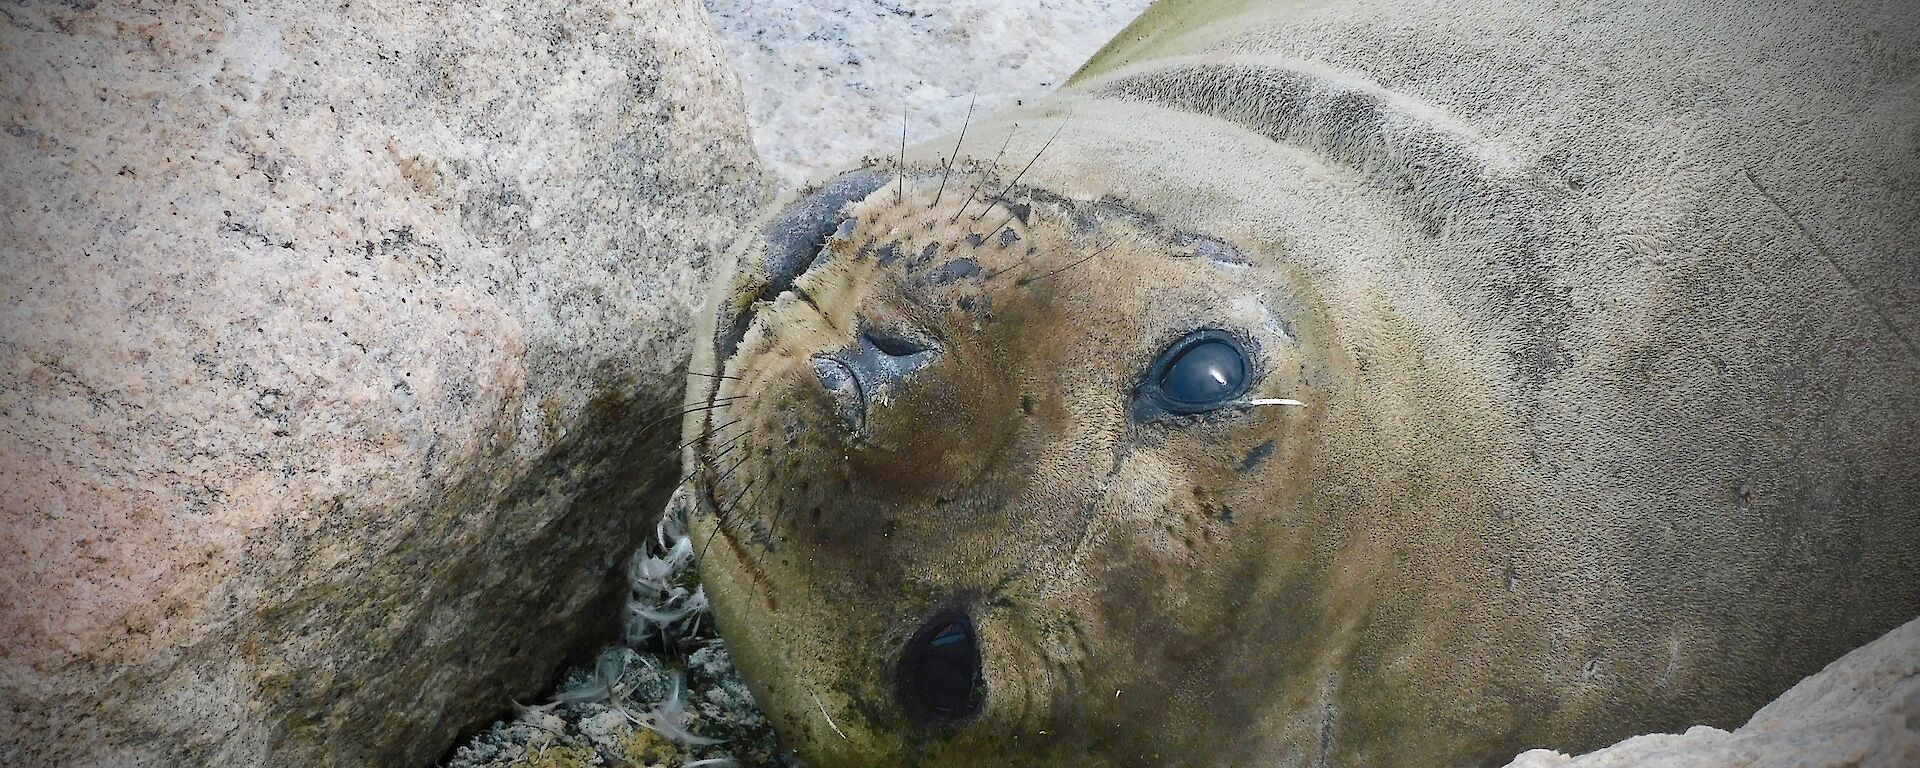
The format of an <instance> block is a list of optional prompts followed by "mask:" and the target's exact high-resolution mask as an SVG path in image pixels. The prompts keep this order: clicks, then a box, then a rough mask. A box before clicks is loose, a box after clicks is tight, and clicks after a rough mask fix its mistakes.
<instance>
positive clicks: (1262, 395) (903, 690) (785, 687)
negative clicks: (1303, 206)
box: [697, 171, 1338, 765]
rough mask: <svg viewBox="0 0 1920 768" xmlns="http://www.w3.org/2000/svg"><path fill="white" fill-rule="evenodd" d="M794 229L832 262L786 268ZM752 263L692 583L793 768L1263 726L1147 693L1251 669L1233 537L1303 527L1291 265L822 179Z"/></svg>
mask: <svg viewBox="0 0 1920 768" xmlns="http://www.w3.org/2000/svg"><path fill="white" fill-rule="evenodd" d="M968 187H972V188H973V189H969V188H968ZM848 189H863V190H865V194H864V196H862V197H859V198H855V197H854V196H852V195H849V194H847V193H846V190H848ZM836 203H837V204H838V206H837V207H836ZM796 231H797V232H804V233H812V232H819V233H827V234H825V235H824V237H823V238H822V241H821V242H822V243H823V245H821V247H819V248H818V249H817V250H816V252H815V253H814V254H812V255H811V256H810V257H807V258H800V257H799V256H798V255H796V254H794V253H793V252H792V251H791V250H790V249H789V248H788V247H787V246H788V245H789V244H790V243H791V242H794V239H792V238H790V237H789V236H788V233H791V232H796ZM760 252H761V253H762V254H764V255H763V256H762V257H761V258H760V259H759V266H758V268H757V269H750V270H748V271H747V273H746V274H747V277H746V278H745V279H744V281H743V283H742V284H741V285H738V286H736V287H735V288H734V290H733V291H732V292H731V295H733V296H736V297H740V298H738V299H736V300H735V301H734V302H733V304H731V305H730V306H729V307H727V308H726V309H725V310H724V311H723V316H722V317H721V318H720V320H719V321H718V322H717V327H718V328H720V329H722V330H721V332H720V335H721V337H722V338H719V339H717V341H716V349H718V350H722V351H723V352H724V353H725V357H724V364H723V365H721V366H719V367H718V373H717V376H718V377H719V378H717V379H715V380H714V381H715V385H714V386H713V387H711V390H710V391H711V401H710V403H711V406H710V409H709V410H707V411H706V412H705V413H704V415H703V417H702V422H701V424H702V426H701V427H700V429H701V430H702V434H701V435H700V440H699V446H698V448H699V449H698V459H697V472H698V473H699V476H700V477H701V478H702V484H703V487H704V489H705V491H706V493H705V496H706V499H705V504H706V505H707V508H708V509H709V510H710V511H712V512H713V513H714V514H713V517H712V518H711V520H712V521H713V524H714V525H715V528H714V530H712V531H710V532H709V534H710V535H712V536H714V537H715V539H716V540H715V542H714V543H713V544H712V545H711V546H710V547H709V548H708V554H707V555H706V556H705V559H704V560H703V562H704V563H706V564H705V565H703V571H704V576H705V577H706V578H708V579H709V580H711V581H712V587H711V590H712V591H713V593H714V594H715V595H716V596H717V597H719V596H722V595H724V597H719V600H718V604H717V608H716V610H717V611H718V612H719V614H718V616H717V618H718V620H719V621H721V622H722V626H723V627H725V628H726V631H727V632H728V636H729V641H730V642H731V643H733V644H734V648H735V654H736V657H737V658H738V659H739V662H740V664H741V665H742V667H743V669H745V670H746V671H747V672H748V674H749V676H750V678H751V679H753V680H755V681H756V686H757V687H756V697H757V698H758V699H759V700H760V702H761V703H762V704H763V706H765V707H766V708H767V709H768V711H769V713H770V714H771V716H773V717H775V718H776V719H777V722H778V723H779V724H780V725H781V726H782V728H783V731H784V732H785V733H787V734H789V739H790V740H792V741H794V742H795V743H796V746H797V747H798V748H799V749H800V751H802V753H803V754H804V755H805V756H806V757H807V758H808V759H810V760H817V761H819V762H821V763H823V764H831V765H841V764H872V765H883V764H884V765H899V764H934V763H938V764H954V765H962V764H980V765H988V764H992V765H1005V764H1008V763H1007V762H1006V759H1008V758H1007V757H1006V756H1005V753H1004V752H1000V751H999V749H998V746H999V745H1003V744H1004V742H1005V740H1006V739H1008V738H1010V737H1011V736H1010V734H1019V735H1020V736H1019V738H1021V739H1023V740H1024V741H1023V745H1030V746H1031V748H1029V747H1027V746H1023V748H1022V754H1025V755H1029V756H1030V758H1029V759H1032V760H1041V761H1058V760H1064V759H1068V756H1073V759H1075V760H1083V759H1085V758H1086V756H1087V755H1090V754H1097V753H1099V752H1100V751H1101V750H1102V749H1111V750H1113V753H1114V754H1122V755H1127V756H1129V759H1133V758H1135V757H1137V756H1139V755H1143V754H1149V753H1151V752H1153V751H1155V750H1162V749H1167V748H1170V747H1178V746H1179V745H1180V743H1181V741H1182V740H1183V737H1182V736H1180V735H1179V734H1178V733H1177V731H1179V730H1180V729H1182V728H1183V727H1184V728H1188V729H1189V733H1190V734H1191V735H1192V736H1193V737H1194V738H1195V739H1196V741H1198V740H1199V739H1203V738H1204V733H1205V729H1200V728H1196V727H1191V726H1183V721H1186V720H1187V719H1188V718H1194V717H1207V718H1213V717H1217V716H1218V715H1217V714H1212V713H1210V712H1212V711H1215V710H1217V709H1218V708H1220V707H1222V706H1240V707H1245V708H1248V709H1258V708H1260V707H1261V706H1263V704H1262V703H1261V702H1258V701H1256V700H1253V699H1248V700H1245V701H1239V702H1235V701H1234V699H1235V698H1236V696H1237V695H1238V694H1235V693H1233V692H1221V695H1219V696H1216V697H1214V698H1213V700H1212V701H1210V702H1207V703H1206V704H1205V705H1204V706H1192V705H1189V706H1185V707H1183V706H1170V704H1169V702H1167V701H1166V700H1165V699H1164V698H1163V697H1166V696H1169V695H1172V692H1173V691H1176V690H1180V689H1183V688H1185V689H1192V688H1193V687H1194V686H1199V685H1207V686H1211V685H1213V684H1214V683H1213V682H1212V681H1215V680H1218V679H1219V678H1220V676H1222V675H1226V674H1230V673H1229V670H1230V669H1232V668H1233V667H1234V666H1235V665H1236V664H1238V663H1239V661H1240V660H1238V659H1236V658H1235V657H1234V655H1233V654H1231V653H1222V652H1221V648H1222V647H1223V640H1226V638H1223V637H1221V636H1220V635H1219V634H1218V632H1217V630H1216V629H1215V627H1216V624H1217V622H1216V620H1215V619H1214V618H1212V617H1215V616H1218V615H1221V614H1223V613H1226V612H1230V611H1231V606H1232V605H1233V604H1234V603H1236V602H1239V601H1243V600H1247V599H1250V598H1251V595H1250V594H1248V592H1249V590H1251V589H1253V588H1254V586H1253V582H1250V581H1248V580H1246V579H1245V578H1244V576H1245V574H1244V569H1245V565H1246V563H1248V562H1251V561H1254V560H1255V559H1256V557H1255V550H1256V549H1260V548H1261V546H1260V545H1259V543H1258V542H1259V540H1260V535H1259V534H1251V535H1244V534H1242V533H1241V532H1242V531H1247V530H1249V529H1254V530H1257V529H1260V528H1263V527H1266V526H1294V525H1300V524H1302V521H1301V520H1299V519H1297V513H1298V510H1299V505H1298V504H1297V503H1296V500H1295V499H1294V498H1293V496H1294V494H1295V493H1296V492H1297V491H1298V490H1299V489H1300V488H1302V487H1304V485H1305V484H1304V483H1301V482H1299V481H1298V479H1299V478H1300V477H1302V476H1303V473H1304V472H1305V471H1306V468H1307V465H1308V464H1309V463H1310V462H1311V456H1310V451H1309V450H1308V446H1310V445H1311V443H1312V441H1313V436H1314V430H1315V423H1316V419H1317V418H1318V414H1319V410H1320V409H1319V408H1318V407H1317V406H1316V405H1315V404H1316V403H1324V402H1326V401H1327V398H1328V393H1329V391H1330V390H1331V389H1332V388H1335V387H1337V386H1338V383H1337V381H1335V380H1334V378H1333V373H1332V371H1333V370H1334V369H1333V368H1332V367H1330V366H1328V365H1327V364H1326V362H1325V361H1326V360H1327V358H1328V357H1329V355H1330V354H1331V353H1330V352H1329V351H1328V350H1327V349H1326V348H1325V346H1324V344H1323V342H1322V341H1320V340H1319V339H1316V338H1315V333H1316V332H1317V329H1319V328H1320V327H1321V326H1322V324H1323V323H1324V320H1323V319H1322V317H1321V315H1320V314H1319V313H1318V311H1317V310H1316V309H1314V306H1315V302H1316V301H1317V300H1316V299H1315V298H1314V297H1313V296H1312V295H1311V294H1309V293H1307V292H1305V291H1304V290H1303V289H1302V288H1301V286H1300V284H1299V283H1298V281H1296V280H1293V279H1291V278H1290V277H1289V276H1288V273H1287V270H1286V268H1285V267H1284V265H1275V266H1273V267H1272V268H1267V269H1260V270H1254V269H1249V268H1248V266H1247V263H1248V261H1249V258H1248V257H1247V256H1246V255H1244V254H1242V253H1241V251H1240V249H1238V248H1236V247H1235V246H1232V245H1230V244H1228V243H1226V242H1223V241H1220V240H1217V239H1214V238H1211V237H1209V236H1207V235H1205V234H1204V233H1193V232H1181V231H1176V230H1173V229H1170V228H1167V227H1165V226H1164V225H1162V224H1160V223H1159V222H1156V221H1155V220H1154V219H1153V218H1152V217H1149V216H1145V215H1142V214H1140V213H1138V212H1136V211H1131V210H1127V209H1126V208H1125V207H1124V206H1121V205H1119V204H1117V203H1115V202H1113V201H1111V200H1089V199H1074V198H1072V197H1069V196H1066V195H1062V194H1059V193H1056V192H1052V191H1048V190H1044V189H1039V188H1028V187H1021V186H1018V185H1016V184H1013V183H1011V182H1002V181H1000V180H999V179H998V178H993V179H988V178H986V177H984V176H983V177H979V178H975V177H971V176H970V177H968V178H967V179H965V180H964V182H963V181H962V180H961V179H959V178H949V177H948V175H947V174H946V173H945V172H936V171H923V172H920V173H917V174H912V175H909V176H906V177H894V178H891V179H886V180H884V182H883V183H882V182H881V180H880V179H879V178H878V177H876V176H875V175H873V174H872V172H865V171H863V172H857V173H855V174H849V175H848V176H845V177H842V178H840V179H836V180H835V181H833V182H830V183H828V184H827V185H825V186H823V187H822V188H820V189H819V190H817V191H815V192H814V193H812V194H811V195H808V196H806V197H804V198H803V199H801V200H800V201H799V202H797V203H795V204H793V205H792V206H789V208H787V209H786V211H784V212H782V213H780V214H778V215H776V216H775V218H774V224H772V225H770V226H769V227H768V229H767V232H766V234H765V235H764V236H763V244H762V245H761V246H760ZM728 313H731V316H729V315H728ZM716 357H718V355H717V356H716ZM1228 645H1232V643H1231V642H1229V643H1228ZM1170 658H1177V659H1182V661H1181V662H1180V663H1178V664H1150V663H1149V664H1142V663H1141V662H1142V660H1152V659H1170ZM801 667H804V668H806V669H807V670H809V672H808V674H806V675H804V676H795V675H793V674H791V673H792V671H793V670H795V669H797V668H801ZM1231 674H1235V675H1240V674H1246V675H1253V676H1256V677H1258V676H1266V675H1277V674H1284V670H1282V669H1279V668H1265V669H1249V670H1245V671H1234V672H1231ZM1247 690H1248V691H1253V690H1254V689H1253V688H1249V689H1247ZM1247 695H1249V696H1252V695H1254V694H1252V693H1249V694H1247ZM1156 699H1158V701H1156ZM1142 708H1146V709H1149V710H1160V711H1156V712H1155V714H1154V716H1153V717H1151V718H1148V717H1143V716H1142V714H1141V712H1140V710H1141V709H1142ZM1183 709H1184V710H1190V711H1186V713H1185V714H1181V715H1178V716H1176V717H1173V718H1168V717H1166V716H1165V715H1166V714H1167V713H1168V711H1174V712H1179V711H1182V710H1183ZM1203 710H1206V711H1203ZM829 722H830V723H831V726H829ZM842 734H844V736H843V735H842ZM1194 746H1195V747H1196V748H1198V747H1200V746H1202V745H1201V744H1199V743H1196V744H1195V745H1194ZM996 755H997V756H996ZM1052 764H1058V763H1057V762H1054V763H1052Z"/></svg>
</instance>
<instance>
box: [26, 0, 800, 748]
mask: <svg viewBox="0 0 1920 768" xmlns="http://www.w3.org/2000/svg"><path fill="white" fill-rule="evenodd" d="M718 51H719V48H718V44H717V43H716V42H715V41H714V39H713V37H712V33H711V30H710V27H709V25H708V20H707V18H706V16H705V13H704V10H703V9H702V8H701V7H700V5H699V4H698V2H697V0H639V1H638V2H602V1H600V0H566V1H564V2H513V3H508V2H490V1H489V2H479V3H456V2H404V3H358V2H354V3H339V2H324V3H322V2H297V1H288V2H262V3H237V2H233V3H215V2H186V3H142V4H135V3H99V4H94V3H73V4H51V3H49V4H33V5H15V6H10V7H8V8H7V9H5V10H4V11H0V67H3V68H4V71H5V72H6V75H5V77H4V78H0V129H3V130H0V158H4V164H3V165H0V210H3V211H4V226H5V232H4V237H0V332H3V335H0V505H4V509H5V518H4V520H3V521H0V720H4V722H5V723H6V725H5V727H3V728H0V765H8V766H52V765H59V766H101V765H115V766H159V765H167V766H173V765H268V764H272V765H371V764H378V765H387V766H406V765H422V764H427V763H430V762H432V761H434V760H435V759H437V758H439V757H441V756H442V755H444V754H445V753H446V750H447V749H448V748H449V746H450V744H451V742H452V741H453V739H454V738H455V736H456V735H457V734H459V733H460V732H462V731H465V730H469V729H472V728H475V727H477V726H479V725H481V724H483V723H484V722H486V721H487V720H489V719H491V718H492V717H494V716H496V715H498V714H499V713H500V711H501V710H502V709H504V708H505V707H506V702H507V700H508V699H509V698H510V697H518V698H520V699H521V700H535V699H538V698H539V697H540V696H541V695H542V694H543V693H544V692H545V691H547V690H550V689H551V686H552V685H553V683H554V682H555V678H556V676H557V674H558V671H559V670H560V669H561V668H562V667H563V665H564V664H565V663H566V661H567V660H568V659H569V658H572V659H574V660H580V659H583V658H587V657H588V654H590V653H591V652H592V650H593V649H595V648H597V647H599V646H600V645H601V644H603V643H604V642H606V641H607V640H609V639H611V638H612V637H613V636H615V635H616V634H617V631H618V619H617V617H618V606H619V605H620V600H621V596H622V591H623V590H622V589H621V583H622V580H621V578H620V577H619V571H620V568H621V565H622V564H623V563H624V561H625V558H626V556H627V554H628V553H629V552H631V551H632V549H633V547H634V546H635V545H636V543H637V542H638V541H639V540H640V538H641V537H642V535H643V534H644V533H645V532H647V531H649V530H651V529H650V527H649V526H650V521H651V518H652V512H653V511H654V510H657V509H659V507H660V504H661V502H662V500H663V499H664V496H665V491H666V486H668V485H670V484H671V482H672V475H673V472H674V470H673V463H672V461H671V460H670V458H669V455H668V454H669V453H670V451H671V448H672V446H673V443H674V441H673V436H672V435H671V434H667V433H669V432H671V431H672V430H670V429H668V430H657V431H655V432H654V433H652V434H648V435H645V436H643V435H642V432H641V429H640V427H641V426H642V425H644V424H645V423H647V422H648V421H649V420H650V419H652V418H655V417H657V416H660V415H661V414H664V413H666V412H668V411H669V410H670V409H671V408H672V407H674V405H675V404H676V403H677V402H678V397H679V395H678V393H679V391H680V376H679V375H677V374H675V370H676V369H678V368H681V367H682V366H683V358H684V355H685V354H686V351H687V339H686V335H685V332H686V329H687V327H688V324H689V315H690V312H691V311H692V308H693V307H694V305H695V304H696V303H697V302H698V301H699V300H700V297H701V296H702V293H703V292H702V290H701V289H700V288H698V287H697V285H696V284H697V283H698V282H699V281H700V280H701V279H702V277H703V271H704V269H705V266H706V263H707V260H708V257H709V255H710V254H711V253H712V252H713V251H714V250H715V249H716V248H718V247H723V246H724V241H726V240H727V239H728V238H730V237H731V235H732V233H733V230H734V229H735V227H737V226H738V225H739V223H740V219H741V218H742V217H745V216H748V215H751V213H752V211H753V209H754V208H755V207H756V206H757V205H758V204H759V202H760V200H761V198H762V196H763V189H764V187H765V185H764V184H763V182H762V180H761V179H760V177H759V175H758V171H757V170H756V165H755V161H754V159H753V155H752V151H751V146H750V140H749V138H748V134H747V131H746V128H745V125H744V118H743V110H742V108H741V107H740V101H739V94H738V89H737V85H736V84H735V83H734V82H733V81H732V78H731V76H730V75H728V74H727V73H726V71H725V69H724V67H722V66H721V61H720V57H719V55H718Z"/></svg>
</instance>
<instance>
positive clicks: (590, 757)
mask: <svg viewBox="0 0 1920 768" xmlns="http://www.w3.org/2000/svg"><path fill="white" fill-rule="evenodd" d="M599 759H600V755H599V753H597V752H594V751H593V750H592V749H591V748H588V747H546V748H542V749H535V750H528V752H527V754H526V755H524V756H522V757H521V758H520V759H518V760H515V761H513V764H512V765H513V768H584V766H591V765H597V764H599Z"/></svg>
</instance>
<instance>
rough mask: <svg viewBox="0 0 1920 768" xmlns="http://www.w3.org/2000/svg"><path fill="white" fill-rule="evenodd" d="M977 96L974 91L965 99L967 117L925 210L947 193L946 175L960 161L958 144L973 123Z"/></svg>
mask: <svg viewBox="0 0 1920 768" xmlns="http://www.w3.org/2000/svg"><path fill="white" fill-rule="evenodd" d="M979 98H980V94H979V92H977V91H976V92H975V93H974V94H973V96H972V98H969V99H967V119H965V120H962V121H961V122H960V138H958V139H955V140H954V142H953V155H952V156H950V157H948V158H947V162H946V167H945V168H942V169H941V170H940V189H939V191H936V192H934V193H933V202H932V203H930V204H928V205H927V210H933V209H934V208H937V207H939V206H940V196H941V195H944V194H946V193H947V177H948V176H949V175H952V173H953V164H954V163H957V162H959V161H960V145H961V144H963V143H966V140H967V126H968V125H971V124H972V123H973V104H974V102H975V101H978V100H979Z"/></svg>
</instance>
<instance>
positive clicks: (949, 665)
mask: <svg viewBox="0 0 1920 768" xmlns="http://www.w3.org/2000/svg"><path fill="white" fill-rule="evenodd" d="M980 669H981V667H980V641H979V634H978V633H977V632H976V631H975V628H974V625H973V620H972V619H971V618H970V617H968V616H967V615H966V614H964V613H960V612H958V611H942V612H940V613H938V614H935V615H934V616H933V618H931V619H929V620H927V622H926V624H924V625H922V626H921V627H920V629H919V631H916V632H915V633H914V634H913V638H912V639H911V640H909V641H907V646H906V648H905V649H904V650H903V651H902V653H901V654H900V671H899V684H898V691H897V695H898V697H899V700H900V706H901V708H902V709H904V710H906V711H907V712H908V713H909V714H911V715H912V716H913V717H915V718H916V719H918V720H920V721H921V722H923V723H926V724H930V725H931V724H947V723H955V722H959V721H962V720H966V719H968V718H970V717H973V716H974V715H976V714H979V712H980V709H981V706H982V705H983V704H984V703H985V701H986V690H985V686H984V685H983V680H982V676H981V671H980Z"/></svg>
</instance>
